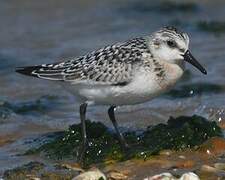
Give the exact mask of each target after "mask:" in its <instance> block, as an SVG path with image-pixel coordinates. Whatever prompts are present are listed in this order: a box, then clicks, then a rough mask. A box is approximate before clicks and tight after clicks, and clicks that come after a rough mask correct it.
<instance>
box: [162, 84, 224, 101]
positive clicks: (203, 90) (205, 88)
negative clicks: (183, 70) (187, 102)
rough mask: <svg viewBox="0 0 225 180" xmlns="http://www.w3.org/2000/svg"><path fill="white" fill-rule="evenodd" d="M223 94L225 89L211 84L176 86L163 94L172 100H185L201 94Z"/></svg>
mask: <svg viewBox="0 0 225 180" xmlns="http://www.w3.org/2000/svg"><path fill="white" fill-rule="evenodd" d="M223 92H225V87H224V86H222V85H219V84H213V83H191V84H184V85H180V86H178V87H177V88H176V89H172V90H170V91H169V92H168V93H166V94H165V96H167V97H172V98H186V97H192V96H197V95H202V94H217V93H223Z"/></svg>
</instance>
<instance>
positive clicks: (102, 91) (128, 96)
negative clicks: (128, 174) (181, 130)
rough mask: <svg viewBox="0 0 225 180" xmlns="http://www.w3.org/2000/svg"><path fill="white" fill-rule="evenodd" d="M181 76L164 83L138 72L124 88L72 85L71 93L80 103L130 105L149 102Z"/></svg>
mask: <svg viewBox="0 0 225 180" xmlns="http://www.w3.org/2000/svg"><path fill="white" fill-rule="evenodd" d="M180 76H181V75H179V76H178V77H176V78H175V79H174V78H173V80H171V79H166V80H165V82H163V81H162V82H160V83H159V81H158V80H157V78H156V75H155V74H154V73H149V72H146V71H139V72H138V73H136V75H135V77H134V79H133V80H132V82H131V83H129V84H128V85H126V86H110V85H93V84H92V85H91V84H90V85H88V83H85V84H83V85H78V84H77V85H76V84H74V85H72V87H71V88H72V89H71V88H70V89H71V91H72V92H73V94H75V95H76V96H79V97H80V98H81V99H82V101H88V102H92V103H94V104H102V105H130V104H138V103H143V102H146V101H149V100H151V99H153V98H154V97H156V96H158V95H160V94H162V93H163V92H165V91H167V90H168V89H169V88H171V87H172V86H173V85H174V84H175V82H176V81H177V80H178V79H179V78H180Z"/></svg>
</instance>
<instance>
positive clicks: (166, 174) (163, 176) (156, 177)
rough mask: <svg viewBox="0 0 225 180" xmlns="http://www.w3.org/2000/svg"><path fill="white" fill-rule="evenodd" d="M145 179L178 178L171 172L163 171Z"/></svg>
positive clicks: (164, 179)
mask: <svg viewBox="0 0 225 180" xmlns="http://www.w3.org/2000/svg"><path fill="white" fill-rule="evenodd" d="M144 180H176V178H175V177H174V176H173V175H172V174H170V173H162V174H158V175H155V176H151V177H147V178H144Z"/></svg>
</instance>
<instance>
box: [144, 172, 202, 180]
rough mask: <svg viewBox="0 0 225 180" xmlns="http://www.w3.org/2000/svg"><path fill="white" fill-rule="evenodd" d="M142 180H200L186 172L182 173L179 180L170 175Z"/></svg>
mask: <svg viewBox="0 0 225 180" xmlns="http://www.w3.org/2000/svg"><path fill="white" fill-rule="evenodd" d="M144 180H200V179H199V177H198V176H197V175H196V174H195V173H193V172H188V173H184V174H183V175H182V176H181V177H180V178H179V179H177V178H176V177H174V176H173V175H172V174H170V173H162V174H158V175H155V176H152V177H147V178H145V179H144Z"/></svg>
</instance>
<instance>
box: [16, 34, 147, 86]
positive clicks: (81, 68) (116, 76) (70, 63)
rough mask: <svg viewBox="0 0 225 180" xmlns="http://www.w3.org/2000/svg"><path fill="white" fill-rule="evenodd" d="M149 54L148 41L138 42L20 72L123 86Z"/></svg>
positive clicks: (117, 45)
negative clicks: (145, 54) (146, 54)
mask: <svg viewBox="0 0 225 180" xmlns="http://www.w3.org/2000/svg"><path fill="white" fill-rule="evenodd" d="M147 51H148V48H147V45H146V41H145V39H144V38H135V39H132V40H129V41H127V42H125V43H120V44H115V45H111V46H106V47H104V48H102V49H99V50H97V51H93V52H91V53H89V54H87V55H85V56H81V57H79V58H75V59H74V58H73V59H70V60H67V61H65V62H62V63H55V64H43V65H40V66H31V67H22V68H18V69H17V72H19V73H22V74H25V75H30V76H35V77H39V78H43V79H49V80H61V81H71V82H73V83H76V82H82V81H86V80H88V81H92V82H94V83H99V84H113V85H122V84H127V83H129V82H130V81H131V80H132V72H133V71H132V70H133V68H134V66H135V64H137V63H140V62H141V61H142V54H143V52H147Z"/></svg>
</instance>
